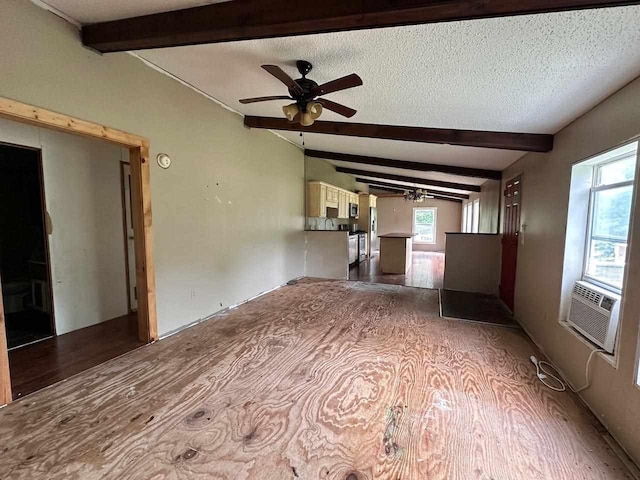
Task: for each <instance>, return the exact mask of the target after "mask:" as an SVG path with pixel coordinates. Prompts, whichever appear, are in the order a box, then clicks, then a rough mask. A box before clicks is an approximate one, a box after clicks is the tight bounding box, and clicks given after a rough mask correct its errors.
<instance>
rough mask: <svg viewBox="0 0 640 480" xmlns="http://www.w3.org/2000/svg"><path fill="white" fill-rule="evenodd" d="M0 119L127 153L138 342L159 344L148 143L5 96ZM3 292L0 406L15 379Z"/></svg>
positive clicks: (8, 396)
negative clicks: (92, 140) (116, 147)
mask: <svg viewBox="0 0 640 480" xmlns="http://www.w3.org/2000/svg"><path fill="white" fill-rule="evenodd" d="M0 118H4V119H7V120H13V121H15V122H20V123H26V124H28V125H33V126H36V127H40V128H49V129H52V130H57V131H60V132H64V133H71V134H74V135H80V136H83V137H89V138H97V139H100V140H105V141H107V142H110V143H114V144H116V145H120V146H122V147H126V148H128V149H129V162H130V166H131V180H132V182H131V183H132V185H131V195H132V200H133V201H132V203H133V205H132V212H131V213H132V219H133V228H134V232H135V235H134V237H135V238H134V245H135V256H136V288H137V291H138V338H139V339H140V341H142V342H145V343H150V342H152V341H155V340H157V339H158V319H157V312H156V289H155V266H154V262H153V229H152V221H151V219H152V217H151V184H150V168H149V140H147V139H146V138H144V137H141V136H138V135H134V134H131V133H127V132H123V131H121V130H116V129H113V128H109V127H105V126H103V125H98V124H96V123H92V122H88V121H85V120H80V119H77V118H73V117H70V116H68V115H64V114H60V113H56V112H52V111H50V110H46V109H43V108H39V107H34V106H32V105H28V104H25V103H22V102H18V101H15V100H11V99H8V98H4V97H0ZM0 282H1V279H0ZM0 285H1V284H0ZM1 292H2V291H1V289H0V405H4V404H7V403H9V402H11V375H10V371H9V354H8V350H7V338H6V328H5V318H4V308H3V303H2V293H1Z"/></svg>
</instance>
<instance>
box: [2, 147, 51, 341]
mask: <svg viewBox="0 0 640 480" xmlns="http://www.w3.org/2000/svg"><path fill="white" fill-rule="evenodd" d="M45 212H46V209H45V206H44V191H43V181H42V161H41V155H40V151H39V150H35V149H30V148H24V147H16V146H13V145H6V144H0V278H1V279H2V299H3V305H4V313H5V325H6V331H7V345H8V348H9V349H10V350H11V349H15V348H17V347H20V346H24V345H27V344H30V343H33V342H37V341H40V340H43V339H45V338H49V337H51V336H53V335H55V327H54V322H53V313H52V312H53V302H52V296H51V280H50V278H51V275H50V269H49V248H48V242H47V235H46V220H45Z"/></svg>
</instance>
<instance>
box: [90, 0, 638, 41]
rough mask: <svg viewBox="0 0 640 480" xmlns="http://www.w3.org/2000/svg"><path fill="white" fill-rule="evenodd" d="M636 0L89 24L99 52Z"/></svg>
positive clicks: (333, 7) (383, 4) (455, 1)
mask: <svg viewBox="0 0 640 480" xmlns="http://www.w3.org/2000/svg"><path fill="white" fill-rule="evenodd" d="M638 3H640V1H638V0H520V1H514V0H482V1H478V0H442V1H437V2H434V1H433V0H394V1H393V2H390V1H388V0H370V1H366V2H354V1H344V0H322V1H320V2H315V3H314V4H313V7H312V8H310V7H309V5H308V4H307V3H305V2H300V1H297V0H270V1H269V2H265V1H264V0H235V1H232V2H223V3H216V4H213V5H205V6H201V7H194V8H187V9H183V10H176V11H173V12H165V13H156V14H153V15H144V16H141V17H135V18H127V19H123V20H114V21H110V22H103V23H98V24H95V25H88V26H85V27H83V29H82V41H83V43H84V44H85V45H86V46H88V47H91V48H94V49H96V50H99V51H100V52H103V53H105V52H119V51H126V50H141V49H146V48H163V47H176V46H181V45H197V44H203V43H218V42H232V41H237V40H250V39H257V38H272V37H287V36H294V35H308V34H314V33H326V32H339V31H346V30H361V29H369V28H384V27H394V26H402V25H417V24H424V23H438V22H450V21H459V20H473V19H479V18H492V17H506V16H513V15H529V14H536V13H547V12H560V11H566V10H580V9H587V8H605V7H616V6H623V5H636V4H638Z"/></svg>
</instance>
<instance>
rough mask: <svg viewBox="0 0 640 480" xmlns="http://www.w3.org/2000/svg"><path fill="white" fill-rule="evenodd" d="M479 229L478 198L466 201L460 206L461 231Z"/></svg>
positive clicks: (471, 231)
mask: <svg viewBox="0 0 640 480" xmlns="http://www.w3.org/2000/svg"><path fill="white" fill-rule="evenodd" d="M479 231H480V199H479V198H478V199H476V200H474V201H473V202H467V203H465V204H464V206H463V207H462V233H478V232H479Z"/></svg>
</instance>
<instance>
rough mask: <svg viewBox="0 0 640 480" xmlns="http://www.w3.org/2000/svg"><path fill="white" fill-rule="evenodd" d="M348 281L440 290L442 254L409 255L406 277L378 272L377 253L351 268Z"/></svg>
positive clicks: (441, 285)
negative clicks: (409, 260) (409, 264)
mask: <svg viewBox="0 0 640 480" xmlns="http://www.w3.org/2000/svg"><path fill="white" fill-rule="evenodd" d="M349 280H359V281H361V282H371V283H390V284H393V285H404V286H407V287H421V288H442V287H443V281H444V253H441V252H417V251H414V252H413V253H412V255H411V268H410V269H409V272H408V273H407V274H406V275H395V274H384V273H382V271H381V270H380V254H379V252H378V253H376V255H375V256H374V257H373V258H368V259H367V260H365V261H364V262H362V263H360V264H359V265H356V266H354V267H352V268H351V269H350V270H349Z"/></svg>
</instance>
